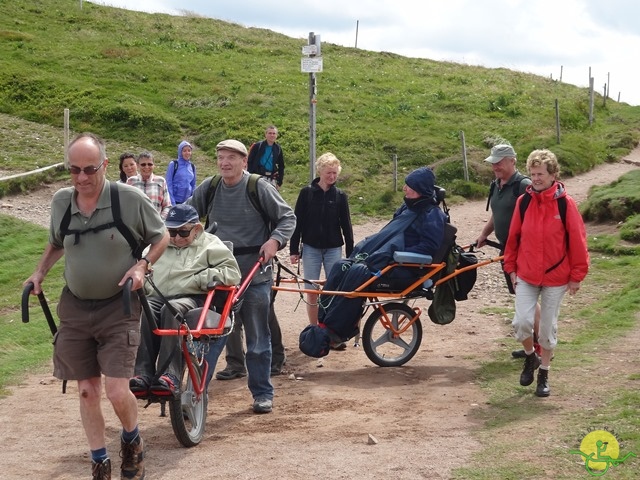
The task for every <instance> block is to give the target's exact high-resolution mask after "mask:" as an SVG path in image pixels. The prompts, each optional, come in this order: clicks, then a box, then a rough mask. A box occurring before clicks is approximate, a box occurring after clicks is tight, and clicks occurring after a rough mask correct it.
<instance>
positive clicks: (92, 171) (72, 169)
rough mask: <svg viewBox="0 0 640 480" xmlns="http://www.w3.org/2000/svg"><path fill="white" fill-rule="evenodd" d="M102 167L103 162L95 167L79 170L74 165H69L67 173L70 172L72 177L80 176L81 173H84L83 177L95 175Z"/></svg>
mask: <svg viewBox="0 0 640 480" xmlns="http://www.w3.org/2000/svg"><path fill="white" fill-rule="evenodd" d="M102 165H104V160H103V161H102V163H101V164H100V165H98V166H97V167H84V168H80V167H76V166H74V165H70V166H69V171H70V172H71V174H72V175H80V174H81V173H84V174H85V175H95V174H96V173H98V170H100V169H101V168H102Z"/></svg>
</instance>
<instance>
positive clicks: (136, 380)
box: [129, 375, 151, 392]
mask: <svg viewBox="0 0 640 480" xmlns="http://www.w3.org/2000/svg"><path fill="white" fill-rule="evenodd" d="M150 383H151V381H150V379H149V377H147V376H146V375H136V376H135V377H133V378H130V379H129V390H131V391H132V392H146V391H147V390H149V384H150Z"/></svg>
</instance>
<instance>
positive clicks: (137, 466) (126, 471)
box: [120, 435, 144, 480]
mask: <svg viewBox="0 0 640 480" xmlns="http://www.w3.org/2000/svg"><path fill="white" fill-rule="evenodd" d="M120 458H122V465H121V466H120V478H126V479H131V480H142V479H144V442H143V441H142V437H141V436H140V435H138V436H137V437H136V439H135V440H134V441H133V442H131V443H126V442H125V441H124V440H120Z"/></svg>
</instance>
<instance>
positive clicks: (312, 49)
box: [302, 45, 318, 55]
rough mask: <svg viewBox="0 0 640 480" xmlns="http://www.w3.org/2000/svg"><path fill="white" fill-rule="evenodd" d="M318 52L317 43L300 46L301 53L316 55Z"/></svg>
mask: <svg viewBox="0 0 640 480" xmlns="http://www.w3.org/2000/svg"><path fill="white" fill-rule="evenodd" d="M317 53H318V46H317V45H304V46H303V47H302V54H303V55H316V54H317Z"/></svg>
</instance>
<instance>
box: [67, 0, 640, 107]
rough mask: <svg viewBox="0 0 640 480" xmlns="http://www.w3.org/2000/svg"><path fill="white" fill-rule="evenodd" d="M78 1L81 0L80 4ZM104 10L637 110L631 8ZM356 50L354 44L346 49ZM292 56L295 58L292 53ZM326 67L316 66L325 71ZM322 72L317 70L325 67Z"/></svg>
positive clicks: (372, 3) (277, 4)
mask: <svg viewBox="0 0 640 480" xmlns="http://www.w3.org/2000/svg"><path fill="white" fill-rule="evenodd" d="M80 1H82V0H80ZM94 3H101V4H104V5H109V6H113V7H119V8H126V9H130V10H138V11H145V12H158V13H169V14H173V15H182V14H185V12H187V13H195V14H198V15H201V16H205V17H211V18H217V19H220V20H224V21H229V22H233V23H237V24H240V25H243V26H246V27H258V28H266V29H269V30H273V31H275V32H278V33H283V34H285V35H287V36H290V37H293V38H300V39H301V46H302V45H303V44H305V43H306V41H307V39H308V37H309V32H314V33H315V34H319V35H320V36H321V40H322V42H329V43H333V44H337V45H343V46H346V47H356V46H357V48H361V49H365V50H373V51H386V52H393V53H397V54H400V55H404V56H407V57H419V58H429V59H432V60H437V61H450V62H456V63H461V64H467V65H480V66H484V67H489V68H498V67H504V68H508V69H510V70H518V71H522V72H528V73H535V74H538V75H542V76H545V77H552V78H553V79H556V80H558V79H560V75H561V74H562V81H564V82H567V83H572V84H575V85H578V86H580V87H587V86H588V85H589V73H590V72H591V76H592V77H593V78H594V88H595V89H596V91H598V92H600V93H603V92H604V86H605V84H607V83H609V95H610V97H611V98H613V99H614V100H618V98H619V99H620V101H622V102H627V103H629V104H631V105H640V82H639V81H638V78H639V75H640V61H638V59H637V58H636V57H635V55H636V54H638V53H639V52H640V21H639V20H638V19H640V2H637V1H636V0H608V1H603V0H534V1H531V0H482V1H478V0H448V1H443V0H422V1H420V2H418V1H416V0H368V1H365V0H322V1H320V0H315V1H310V0H271V1H264V0H234V1H230V2H227V1H211V0H104V1H103V0H94ZM356 42H357V43H356ZM301 56H302V53H301ZM325 65H326V64H325ZM325 68H326V67H325Z"/></svg>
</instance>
